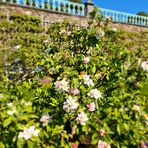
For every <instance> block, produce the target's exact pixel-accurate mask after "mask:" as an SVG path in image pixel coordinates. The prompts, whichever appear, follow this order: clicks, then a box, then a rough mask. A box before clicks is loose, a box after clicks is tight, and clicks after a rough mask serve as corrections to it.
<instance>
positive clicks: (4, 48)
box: [0, 10, 148, 148]
mask: <svg viewBox="0 0 148 148" xmlns="http://www.w3.org/2000/svg"><path fill="white" fill-rule="evenodd" d="M97 11H98V10H94V12H93V13H91V14H90V22H88V26H86V28H77V27H75V26H73V27H71V26H70V25H71V24H69V23H68V22H66V21H64V22H61V23H54V24H53V25H50V26H49V28H48V30H44V27H43V26H42V24H41V21H40V19H38V18H35V17H32V16H28V15H20V14H11V16H10V18H9V20H8V19H7V18H6V16H5V15H3V14H1V15H0V19H1V21H0V58H1V61H0V64H1V65H0V66H1V67H0V68H1V69H0V74H1V75H0V105H1V107H0V148H17V147H18V148H27V147H28V148H38V147H39V148H41V147H43V148H71V147H72V148H77V147H79V148H85V147H86V148H89V147H90V148H110V147H113V148H114V147H117V148H120V147H121V148H134V147H139V148H140V147H142V148H146V143H145V142H147V141H148V108H147V105H148V99H147V98H148V93H147V92H148V84H147V82H148V61H147V60H148V59H147V58H148V57H147V56H146V55H148V51H147V48H148V44H147V41H146V40H145V37H144V36H146V35H147V32H142V33H139V32H137V33H136V32H132V33H130V32H125V31H119V30H116V29H115V28H110V27H108V25H109V23H110V22H111V19H110V18H107V19H106V20H103V19H102V17H101V16H100V15H97V14H96V12H97ZM94 18H95V19H94ZM138 40H139V41H138Z"/></svg>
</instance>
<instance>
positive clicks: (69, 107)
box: [63, 96, 78, 112]
mask: <svg viewBox="0 0 148 148" xmlns="http://www.w3.org/2000/svg"><path fill="white" fill-rule="evenodd" d="M77 107H78V103H77V102H76V99H73V98H72V97H71V96H69V97H68V99H67V100H66V102H64V105H63V109H64V110H65V111H67V112H72V111H74V110H75V109H77Z"/></svg>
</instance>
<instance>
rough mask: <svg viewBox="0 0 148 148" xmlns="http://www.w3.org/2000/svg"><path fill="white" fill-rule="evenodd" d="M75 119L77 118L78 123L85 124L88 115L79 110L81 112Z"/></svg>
mask: <svg viewBox="0 0 148 148" xmlns="http://www.w3.org/2000/svg"><path fill="white" fill-rule="evenodd" d="M76 120H77V122H78V123H79V124H81V125H85V124H86V122H87V121H88V117H87V115H86V114H85V113H84V112H83V111H81V112H80V113H79V114H78V116H77V118H76Z"/></svg>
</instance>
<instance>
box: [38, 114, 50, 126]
mask: <svg viewBox="0 0 148 148" xmlns="http://www.w3.org/2000/svg"><path fill="white" fill-rule="evenodd" d="M40 121H41V122H43V126H46V125H48V123H50V122H52V118H51V116H50V115H49V114H48V113H44V114H43V115H42V117H41V119H40Z"/></svg>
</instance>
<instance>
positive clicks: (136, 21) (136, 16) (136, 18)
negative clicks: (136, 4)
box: [135, 16, 137, 25]
mask: <svg viewBox="0 0 148 148" xmlns="http://www.w3.org/2000/svg"><path fill="white" fill-rule="evenodd" d="M135 24H136V25H137V16H135Z"/></svg>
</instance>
